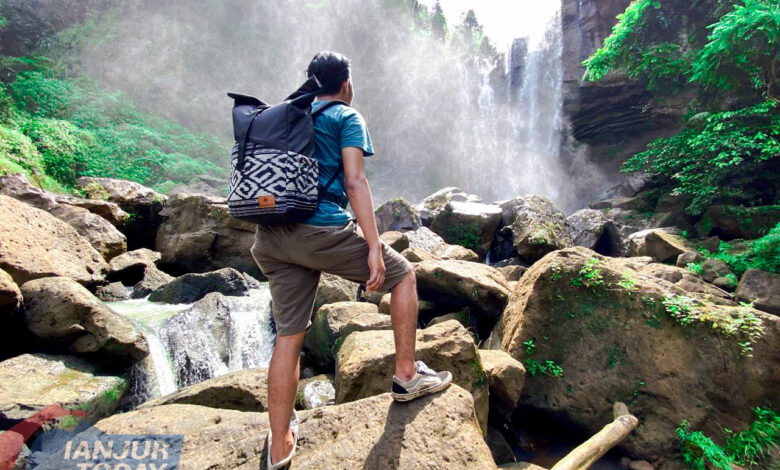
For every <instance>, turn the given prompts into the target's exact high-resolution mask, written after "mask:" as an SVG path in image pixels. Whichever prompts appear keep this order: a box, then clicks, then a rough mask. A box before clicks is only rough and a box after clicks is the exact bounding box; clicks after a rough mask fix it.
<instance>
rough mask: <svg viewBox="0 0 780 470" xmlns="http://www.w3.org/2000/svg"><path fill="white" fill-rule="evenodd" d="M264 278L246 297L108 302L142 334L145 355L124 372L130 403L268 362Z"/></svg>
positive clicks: (267, 307)
mask: <svg viewBox="0 0 780 470" xmlns="http://www.w3.org/2000/svg"><path fill="white" fill-rule="evenodd" d="M270 302H271V294H270V290H269V289H268V285H267V283H261V284H260V288H258V289H252V290H251V291H250V294H249V295H248V296H246V297H226V296H219V295H212V296H207V297H206V298H204V299H201V300H200V301H198V302H196V303H194V304H178V305H172V304H163V303H156V302H149V301H148V300H146V299H138V300H127V301H122V302H111V303H108V305H109V306H110V307H111V308H112V309H113V310H114V311H115V312H117V313H119V314H120V315H122V316H124V317H126V318H128V319H130V320H131V321H132V322H133V323H134V324H135V325H136V326H137V327H138V328H139V329H140V330H141V332H142V333H143V334H144V337H145V338H146V341H147V344H148V345H149V356H147V357H146V358H145V359H144V360H142V361H139V362H138V363H136V364H135V365H134V366H133V367H132V369H131V370H130V372H129V381H130V392H129V394H128V395H129V398H128V399H127V400H126V406H127V407H129V408H132V407H134V406H137V405H139V404H140V403H143V402H145V401H147V400H150V399H152V398H155V397H158V396H162V395H166V394H169V393H172V392H174V391H176V390H177V389H178V388H181V387H185V386H188V385H193V384H196V383H199V382H202V381H203V380H207V379H210V378H214V377H218V376H220V375H224V374H227V373H229V372H233V371H237V370H242V369H247V368H253V367H262V368H265V367H268V364H269V362H270V359H271V354H272V353H273V346H274V339H275V333H274V332H273V330H272V328H271V324H270V316H271V309H270Z"/></svg>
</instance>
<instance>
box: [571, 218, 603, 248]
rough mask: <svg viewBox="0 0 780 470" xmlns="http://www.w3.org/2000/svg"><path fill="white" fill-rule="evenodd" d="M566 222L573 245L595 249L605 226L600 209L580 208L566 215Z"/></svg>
mask: <svg viewBox="0 0 780 470" xmlns="http://www.w3.org/2000/svg"><path fill="white" fill-rule="evenodd" d="M566 224H567V225H568V226H569V230H570V231H571V237H572V243H573V244H574V246H584V247H585V248H590V249H591V250H596V247H597V246H598V244H599V241H600V240H601V237H602V236H603V235H604V230H605V229H606V227H607V218H606V216H605V215H604V213H603V212H602V211H598V210H595V209H581V210H578V211H577V212H575V213H574V214H572V215H570V216H568V217H566Z"/></svg>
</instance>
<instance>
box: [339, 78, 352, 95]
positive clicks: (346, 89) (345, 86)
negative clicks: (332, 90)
mask: <svg viewBox="0 0 780 470" xmlns="http://www.w3.org/2000/svg"><path fill="white" fill-rule="evenodd" d="M351 80H352V79H351V78H348V79H346V80H344V83H342V84H341V90H339V93H340V94H343V95H346V94H347V93H348V92H349V84H350V82H351Z"/></svg>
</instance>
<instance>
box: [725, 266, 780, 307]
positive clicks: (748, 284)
mask: <svg viewBox="0 0 780 470" xmlns="http://www.w3.org/2000/svg"><path fill="white" fill-rule="evenodd" d="M735 295H736V297H737V299H738V300H741V301H743V302H753V306H754V307H756V308H757V309H759V310H763V311H765V312H769V313H774V314H775V315H780V274H773V273H768V272H765V271H759V270H758V269H748V270H747V271H746V272H745V274H743V275H742V279H740V280H739V285H738V286H737V292H736V293H735Z"/></svg>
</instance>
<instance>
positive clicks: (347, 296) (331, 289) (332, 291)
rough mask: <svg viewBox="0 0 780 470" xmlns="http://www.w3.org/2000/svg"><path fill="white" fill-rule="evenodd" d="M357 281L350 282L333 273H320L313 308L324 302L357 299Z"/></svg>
mask: <svg viewBox="0 0 780 470" xmlns="http://www.w3.org/2000/svg"><path fill="white" fill-rule="evenodd" d="M358 285H359V284H358V283H356V282H352V281H350V280H348V279H344V278H343V277H340V276H336V275H335V274H330V273H322V275H321V276H320V285H319V287H318V288H317V297H316V298H315V299H314V308H315V310H316V309H318V308H320V307H321V306H323V305H325V304H332V303H335V302H355V301H356V300H357V290H358Z"/></svg>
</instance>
